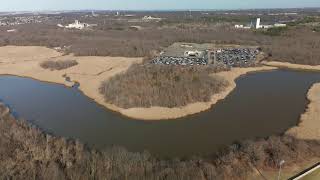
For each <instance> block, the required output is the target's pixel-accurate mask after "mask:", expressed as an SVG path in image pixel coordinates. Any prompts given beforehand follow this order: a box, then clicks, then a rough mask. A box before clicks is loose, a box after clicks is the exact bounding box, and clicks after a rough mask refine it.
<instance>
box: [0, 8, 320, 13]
mask: <svg viewBox="0 0 320 180" xmlns="http://www.w3.org/2000/svg"><path fill="white" fill-rule="evenodd" d="M285 9H288V10H290V9H291V10H293V9H319V10H320V7H287V8H275V7H273V8H230V9H228V8H226V9H224V8H221V9H192V8H191V9H185V8H181V9H178V8H177V9H74V10H70V9H69V10H67V9H65V10H8V11H2V10H0V13H10V12H11V13H12V12H24V13H27V12H33V13H34V12H57V11H58V12H59V11H62V12H79V11H80V12H81V11H139V12H150V11H244V10H285Z"/></svg>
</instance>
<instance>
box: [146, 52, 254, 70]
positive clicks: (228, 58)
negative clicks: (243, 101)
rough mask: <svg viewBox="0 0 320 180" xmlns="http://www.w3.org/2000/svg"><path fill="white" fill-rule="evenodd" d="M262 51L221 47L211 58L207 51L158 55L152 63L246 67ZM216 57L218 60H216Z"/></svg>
mask: <svg viewBox="0 0 320 180" xmlns="http://www.w3.org/2000/svg"><path fill="white" fill-rule="evenodd" d="M259 53H260V51H259V50H258V49H249V48H242V49H240V48H232V49H220V50H217V51H215V52H212V53H211V55H210V58H211V59H210V60H209V59H208V56H207V55H206V54H207V53H204V54H205V55H204V56H203V57H173V56H158V57H156V58H154V59H153V60H152V61H151V63H152V64H163V65H182V66H188V65H189V66H193V65H208V64H209V63H218V64H225V65H227V66H231V67H246V66H249V65H251V64H254V63H255V62H256V59H257V55H258V54H259ZM214 59H215V60H216V61H214Z"/></svg>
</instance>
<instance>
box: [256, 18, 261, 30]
mask: <svg viewBox="0 0 320 180" xmlns="http://www.w3.org/2000/svg"><path fill="white" fill-rule="evenodd" d="M260 23H261V19H260V18H257V21H256V29H260V28H261V25H260Z"/></svg>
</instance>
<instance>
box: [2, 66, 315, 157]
mask: <svg viewBox="0 0 320 180" xmlns="http://www.w3.org/2000/svg"><path fill="white" fill-rule="evenodd" d="M315 82H320V73H315V72H302V71H300V72H299V71H289V70H275V71H268V72H257V73H250V74H248V75H245V76H242V77H240V78H238V79H237V81H236V83H237V87H236V89H235V90H234V91H232V92H231V94H230V95H229V96H228V97H227V98H226V99H224V100H222V101H219V102H218V103H217V104H216V105H215V106H214V108H211V109H210V110H208V111H205V112H202V113H199V114H195V115H191V116H188V117H185V118H180V119H176V120H169V121H152V122H150V121H140V120H133V119H130V118H127V117H124V116H122V115H120V114H118V113H115V112H112V111H109V110H108V109H106V108H104V107H102V106H100V105H98V104H96V103H95V102H94V101H92V100H91V99H90V98H88V97H86V96H84V95H83V94H82V93H81V92H80V91H79V90H78V89H77V88H76V87H74V88H67V87H65V86H63V85H58V84H52V83H46V82H40V81H37V80H33V79H30V78H22V77H16V76H0V101H2V102H4V103H5V104H7V105H9V107H10V108H11V109H12V111H13V113H14V115H15V116H17V117H19V118H24V119H26V120H28V121H30V122H31V123H33V124H35V125H37V126H39V127H40V128H42V129H44V130H45V131H47V132H50V133H53V134H55V135H58V136H64V137H70V138H75V139H79V140H80V141H81V142H84V143H87V144H88V145H89V146H93V147H95V148H99V149H103V148H108V147H110V146H113V145H116V146H123V147H125V148H126V149H128V150H129V151H133V152H139V151H144V150H148V151H150V152H151V153H152V154H154V155H159V156H162V157H175V156H179V157H182V156H190V155H199V154H201V155H208V154H212V153H214V152H216V151H217V150H219V149H221V148H223V147H226V146H227V145H230V144H232V143H234V142H235V141H238V140H243V139H248V138H249V139H252V138H258V137H268V136H270V135H276V134H281V133H283V132H285V131H286V130H287V129H288V128H290V127H292V126H295V125H297V123H298V121H299V117H300V115H301V114H302V113H303V112H304V111H305V108H306V105H307V103H308V101H307V99H306V94H307V92H308V89H309V88H310V87H311V85H312V84H313V83H315Z"/></svg>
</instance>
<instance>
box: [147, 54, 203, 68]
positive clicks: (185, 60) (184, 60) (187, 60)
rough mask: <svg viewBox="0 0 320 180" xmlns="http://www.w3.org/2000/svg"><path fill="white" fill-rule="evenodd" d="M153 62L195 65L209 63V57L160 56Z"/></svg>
mask: <svg viewBox="0 0 320 180" xmlns="http://www.w3.org/2000/svg"><path fill="white" fill-rule="evenodd" d="M151 63H153V64H163V65H181V66H187V65H189V66H193V65H207V64H208V58H207V57H203V58H195V57H170V56H159V57H156V58H155V59H153V60H152V61H151Z"/></svg>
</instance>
